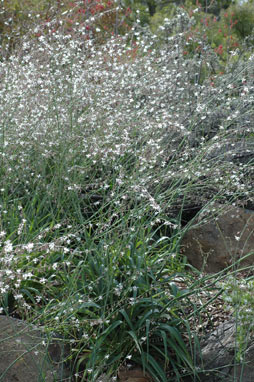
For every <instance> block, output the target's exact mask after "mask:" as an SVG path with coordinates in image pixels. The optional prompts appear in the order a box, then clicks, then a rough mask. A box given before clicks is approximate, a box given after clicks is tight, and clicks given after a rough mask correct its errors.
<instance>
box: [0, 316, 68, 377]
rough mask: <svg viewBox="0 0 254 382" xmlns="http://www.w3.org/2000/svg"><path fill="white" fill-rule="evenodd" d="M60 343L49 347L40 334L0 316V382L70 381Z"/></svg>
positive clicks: (35, 329)
mask: <svg viewBox="0 0 254 382" xmlns="http://www.w3.org/2000/svg"><path fill="white" fill-rule="evenodd" d="M65 357H66V348H65V346H64V345H63V343H62V342H61V341H60V339H59V338H58V339H57V338H56V339H55V340H52V341H50V343H48V341H47V339H46V336H45V334H44V333H43V330H39V328H37V327H36V326H34V325H31V324H28V323H26V322H24V321H21V320H17V319H14V318H11V317H7V316H2V315H0V381H1V382H28V381H31V382H53V381H63V380H64V381H66V382H68V381H69V382H70V381H71V376H70V371H69V370H68V368H67V366H66V364H65V363H64V358H65Z"/></svg>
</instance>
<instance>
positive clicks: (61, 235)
mask: <svg viewBox="0 0 254 382" xmlns="http://www.w3.org/2000/svg"><path fill="white" fill-rule="evenodd" d="M179 18H181V20H184V23H183V22H181V23H180V24H179V23H178V21H177V20H179ZM168 23H169V22H168V21H167V25H166V26H165V34H164V35H163V34H160V41H159V43H158V41H157V40H158V39H157V37H156V36H155V35H152V34H151V33H150V32H149V31H147V30H146V31H142V30H141V29H139V28H138V27H137V28H136V29H135V28H133V30H132V31H131V33H130V34H129V35H126V36H117V37H112V38H111V39H110V40H108V41H107V43H105V44H104V45H98V44H96V41H93V40H90V41H84V40H82V33H83V30H82V26H79V25H77V26H76V28H77V30H76V34H75V36H74V35H73V34H72V35H68V34H67V33H66V32H65V33H61V31H60V30H58V31H57V32H56V33H55V34H53V35H50V34H45V35H42V36H40V37H39V38H38V39H30V38H27V39H26V38H24V40H23V42H22V44H21V45H20V47H19V49H17V51H16V52H15V53H14V54H13V55H11V57H9V58H8V59H2V61H1V63H0V77H1V84H0V108H1V116H2V117H1V128H0V132H1V137H0V140H1V144H0V161H1V166H0V171H1V189H0V230H1V231H0V238H1V241H0V251H1V259H0V263H1V280H0V302H1V306H2V308H1V311H2V313H4V314H11V315H16V316H18V317H20V318H23V319H24V320H28V321H32V322H35V323H36V324H37V325H43V326H44V327H46V328H47V331H48V332H49V333H51V332H52V333H53V332H55V331H57V332H59V333H61V335H62V336H63V338H65V340H66V341H67V342H68V343H69V344H71V347H72V351H71V353H70V357H69V361H70V365H71V367H72V369H73V370H72V372H73V378H74V376H76V378H77V380H95V379H96V378H98V377H99V376H100V375H101V374H103V373H104V372H107V373H109V374H111V375H116V373H117V369H118V367H119V365H121V364H122V363H123V362H124V361H126V362H134V363H137V364H140V365H142V367H143V369H144V370H146V371H147V372H148V373H149V374H150V375H151V376H152V377H153V378H154V379H155V380H157V381H166V380H167V372H168V371H171V372H173V374H174V377H175V378H176V380H180V378H181V375H182V374H183V373H187V374H192V375H195V373H196V371H195V365H193V362H192V360H193V357H192V355H193V354H191V352H192V350H190V348H191V346H192V345H193V341H192V339H191V337H192V336H193V335H194V334H193V333H192V332H191V328H190V325H189V320H190V317H191V316H192V315H195V314H197V310H195V304H193V310H192V313H190V314H189V316H185V315H184V314H183V312H184V307H186V306H187V305H189V304H192V303H191V300H190V296H195V295H196V294H198V293H199V292H200V291H201V290H202V292H204V291H205V290H206V288H208V290H210V289H211V285H210V284H209V283H208V287H206V286H205V285H206V284H205V281H206V280H207V279H206V278H203V279H202V278H201V280H199V281H197V280H196V278H195V277H193V276H191V275H189V273H188V269H189V268H188V266H187V265H186V260H185V259H183V258H182V257H181V256H180V254H179V249H180V243H181V238H182V236H183V234H184V230H185V229H186V227H183V226H182V221H181V217H182V213H183V211H184V210H185V209H186V208H188V206H198V207H199V208H200V209H201V212H202V213H203V215H204V218H209V214H210V212H213V208H214V207H213V203H214V202H215V201H219V202H221V203H222V204H223V203H225V204H227V203H240V202H241V203H243V204H244V203H247V202H248V203H253V192H252V189H253V187H252V184H253V183H252V182H253V175H252V174H253V163H252V159H251V158H252V157H251V155H252V153H253V152H252V148H253V144H254V142H253V132H254V130H253V122H252V121H253V57H252V56H250V58H249V60H248V61H246V62H241V60H239V62H236V60H235V57H232V64H231V63H230V62H229V66H228V68H227V71H226V73H225V74H223V75H220V74H218V73H214V72H213V67H214V64H215V63H216V62H217V61H216V60H217V56H216V54H215V53H214V52H213V51H212V50H211V49H210V47H209V46H208V45H206V42H205V41H203V42H202V44H203V45H202V46H203V49H202V51H201V52H199V53H197V54H196V53H194V54H193V57H192V58H188V59H187V58H186V57H185V56H184V52H183V46H184V43H185V34H184V33H185V30H188V25H189V24H190V23H192V20H191V19H189V18H188V17H187V15H186V14H185V13H183V11H182V10H181V11H179V16H177V17H176V19H175V20H173V21H172V25H173V26H174V33H172V34H171V35H170V36H168V35H167V26H168ZM178 24H179V25H178ZM177 28H180V29H177ZM211 62H213V66H211V65H210V63H211ZM217 64H218V68H219V62H218V63H217ZM204 71H205V73H206V77H205V78H204V77H203V78H202V73H204ZM210 76H213V81H212V83H211V80H210ZM248 155H250V156H248ZM186 267H187V268H186ZM179 277H180V278H181V279H182V280H184V281H185V283H186V285H187V287H186V288H187V289H184V290H181V289H179V287H177V283H176V281H175V280H176V279H179ZM201 281H203V284H202V282H201ZM209 285H210V286H209ZM212 285H213V284H212ZM202 288H203V289H202ZM209 288H210V289H209ZM207 293H210V292H207ZM218 293H221V292H220V291H219V292H218ZM186 332H187V333H188V334H189V341H187V343H186V340H184V338H186V337H184V333H185V334H186ZM129 360H131V361H129Z"/></svg>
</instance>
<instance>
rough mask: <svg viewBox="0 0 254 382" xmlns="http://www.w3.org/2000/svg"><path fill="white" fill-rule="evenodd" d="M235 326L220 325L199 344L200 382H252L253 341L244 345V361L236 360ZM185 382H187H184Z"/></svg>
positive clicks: (227, 323)
mask: <svg viewBox="0 0 254 382" xmlns="http://www.w3.org/2000/svg"><path fill="white" fill-rule="evenodd" d="M236 330H237V329H236V324H235V321H234V320H233V319H232V320H231V321H227V322H224V323H222V324H220V325H219V326H218V327H217V329H216V330H215V331H213V332H212V333H211V334H209V335H208V336H207V338H206V339H205V340H204V341H203V342H201V345H200V347H201V350H200V355H199V357H198V360H197V364H198V365H199V366H200V369H202V370H203V372H202V373H200V374H199V378H200V382H236V381H239V382H240V381H241V382H253V381H254V340H253V339H252V341H249V343H246V350H245V352H244V359H243V360H242V361H241V362H237V361H236V359H237V357H236V339H235V335H236ZM186 382H187V381H186Z"/></svg>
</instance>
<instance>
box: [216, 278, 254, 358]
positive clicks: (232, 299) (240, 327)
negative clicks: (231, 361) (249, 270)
mask: <svg viewBox="0 0 254 382" xmlns="http://www.w3.org/2000/svg"><path fill="white" fill-rule="evenodd" d="M220 286H221V287H222V288H223V291H224V292H223V294H222V298H223V299H224V301H225V305H226V308H227V309H228V310H229V311H232V312H233V315H234V317H235V319H236V324H237V332H236V344H237V350H236V356H237V360H238V361H239V362H242V361H244V356H245V351H246V349H247V346H248V344H249V341H250V339H251V338H252V336H253V330H254V325H253V304H254V301H253V288H254V281H253V277H248V278H247V279H240V280H237V279H236V277H234V276H232V275H231V276H229V277H228V278H226V280H224V282H223V283H220Z"/></svg>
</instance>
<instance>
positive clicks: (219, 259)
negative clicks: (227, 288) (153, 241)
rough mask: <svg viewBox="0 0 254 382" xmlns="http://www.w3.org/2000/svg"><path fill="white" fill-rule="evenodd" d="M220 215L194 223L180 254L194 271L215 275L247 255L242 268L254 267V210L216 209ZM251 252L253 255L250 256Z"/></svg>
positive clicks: (229, 207) (187, 233)
mask: <svg viewBox="0 0 254 382" xmlns="http://www.w3.org/2000/svg"><path fill="white" fill-rule="evenodd" d="M215 207H216V209H218V210H219V209H220V208H221V209H222V211H223V212H222V213H221V214H219V215H218V216H217V217H216V218H213V219H211V220H210V221H208V222H206V223H202V220H201V217H200V218H199V220H200V221H198V220H197V224H196V225H195V226H194V227H193V228H190V229H189V230H188V231H187V232H186V233H185V235H184V237H183V240H182V253H183V254H184V255H185V256H186V257H187V259H188V261H189V262H190V263H191V264H192V265H193V266H194V267H195V268H197V269H199V270H204V271H205V272H218V271H221V270H222V269H224V268H226V267H227V266H229V265H231V264H232V263H233V262H235V261H236V260H238V259H240V258H242V257H243V256H245V255H248V254H250V256H247V257H246V258H245V259H243V260H242V261H241V263H240V265H241V266H249V265H253V264H254V211H251V210H247V209H244V208H239V207H234V206H227V207H225V206H224V207H223V206H219V205H216V206H215ZM251 253H252V255H251Z"/></svg>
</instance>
